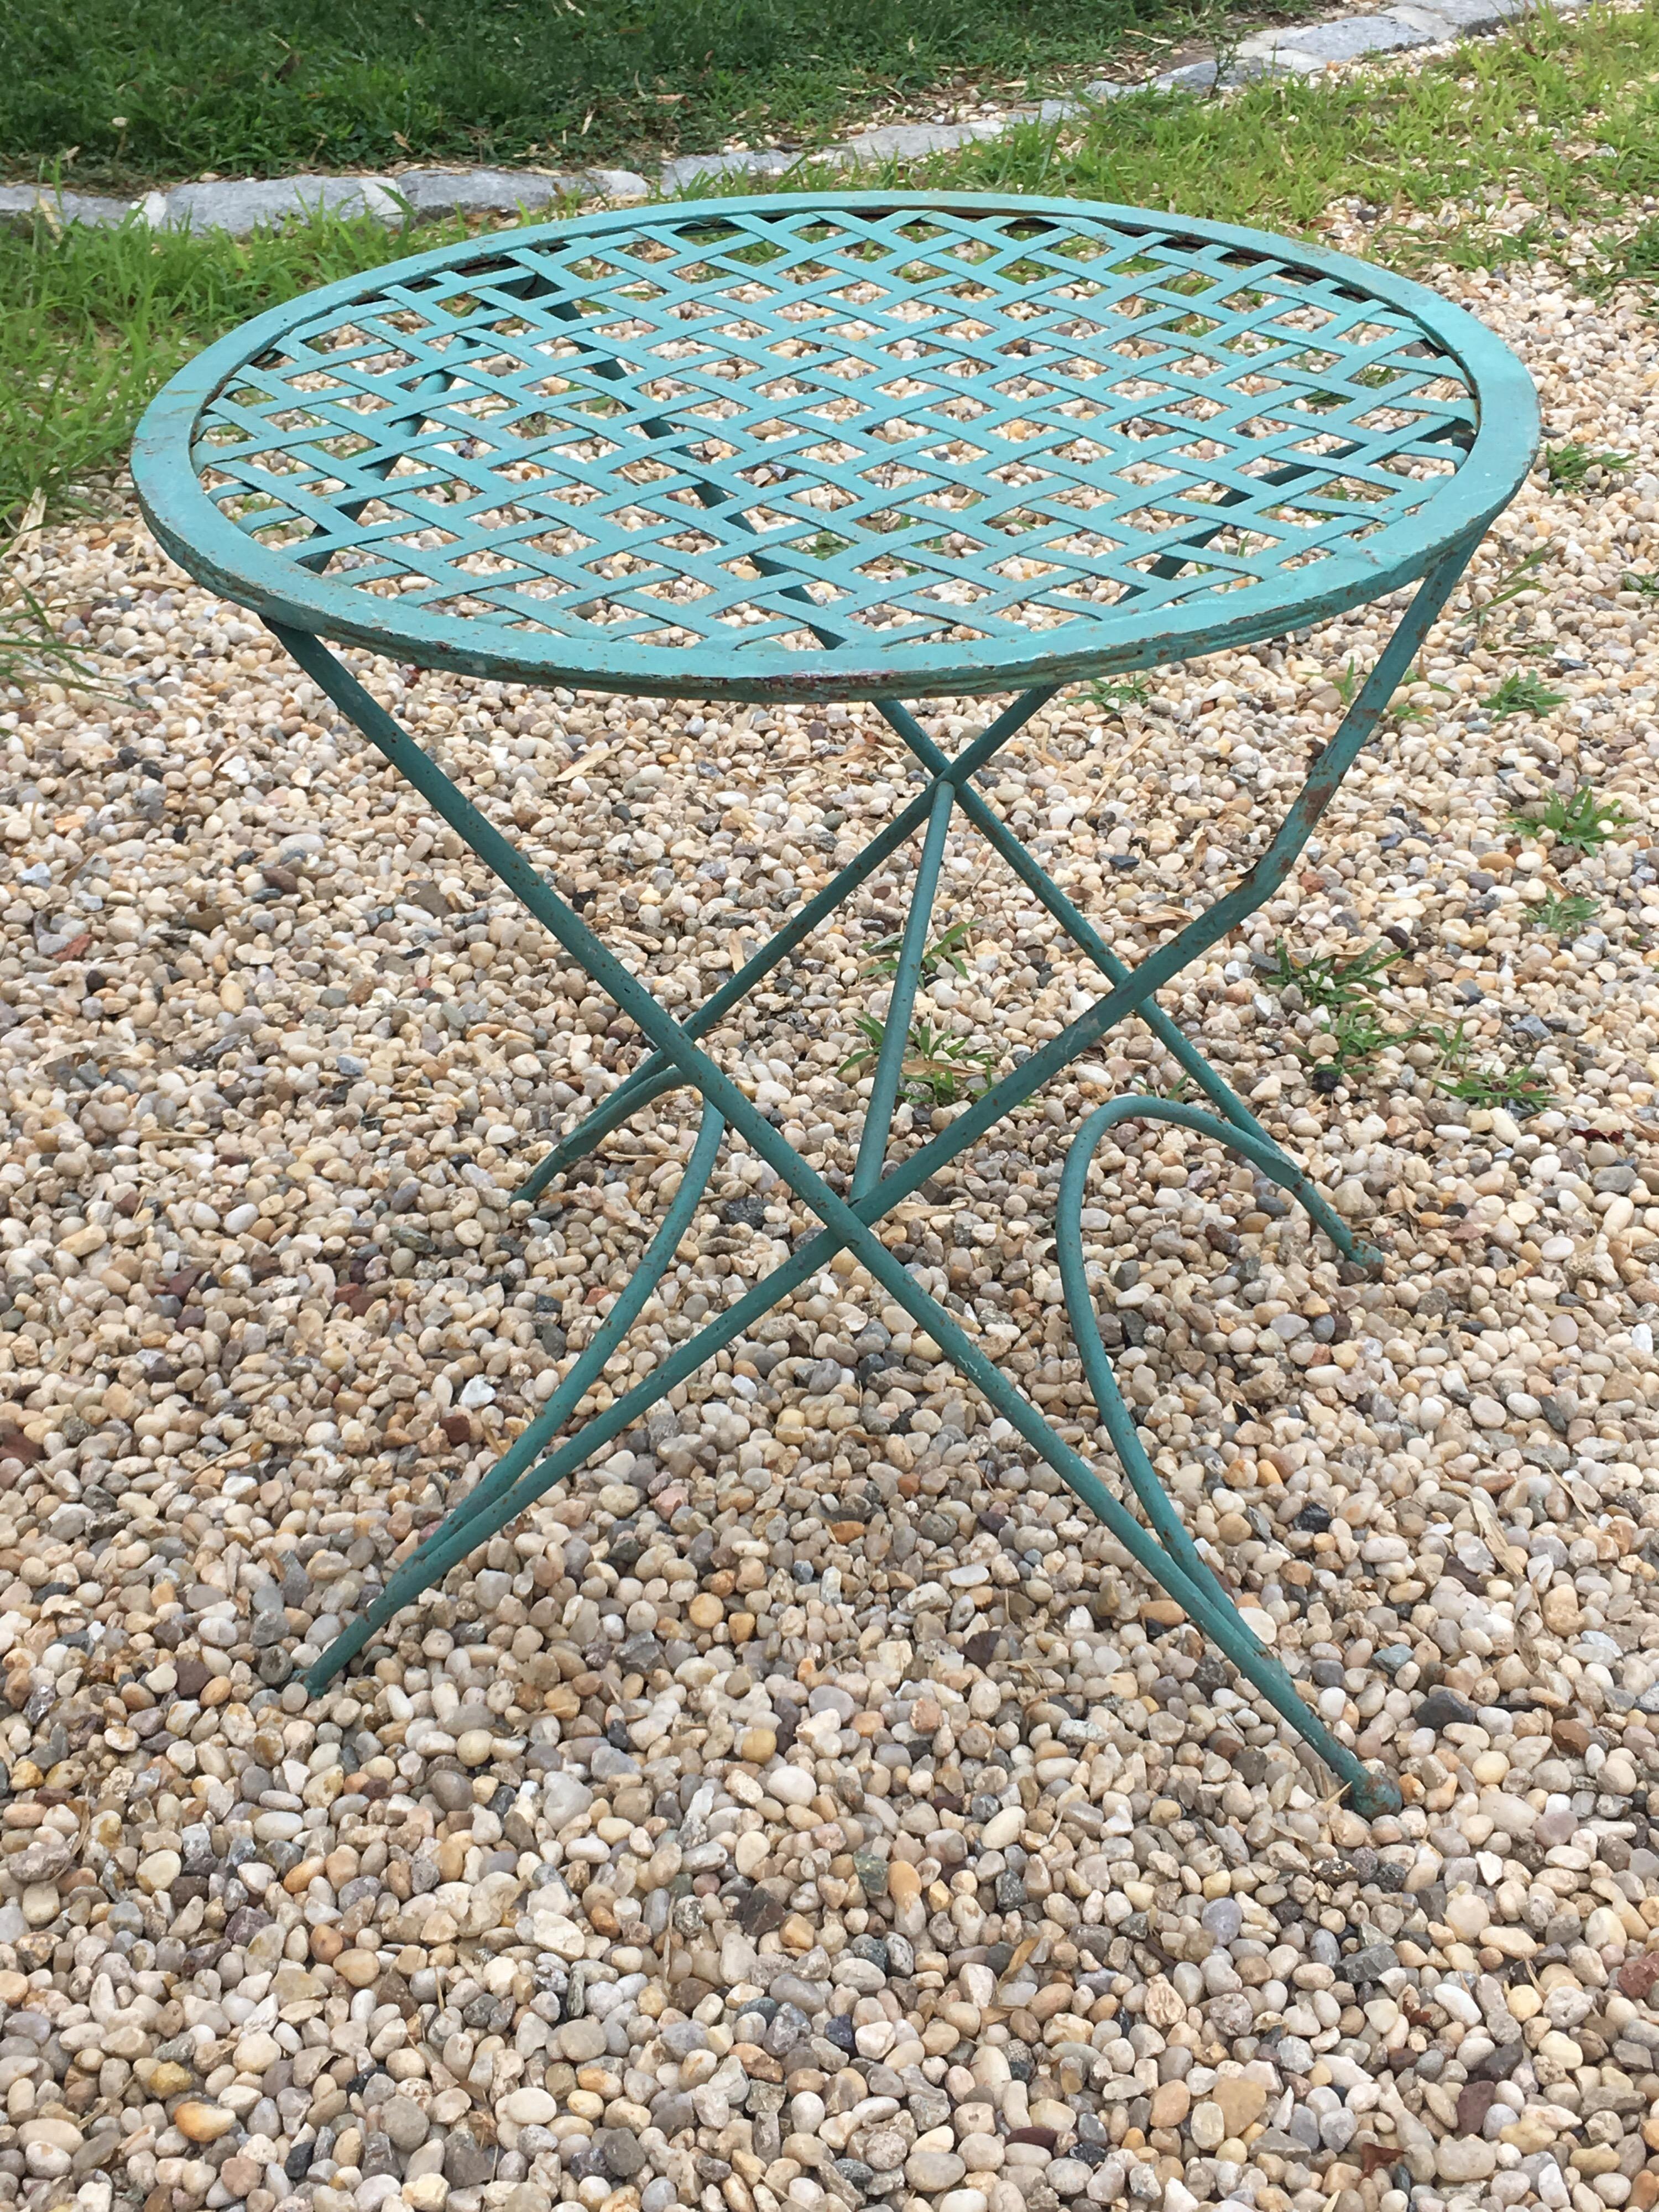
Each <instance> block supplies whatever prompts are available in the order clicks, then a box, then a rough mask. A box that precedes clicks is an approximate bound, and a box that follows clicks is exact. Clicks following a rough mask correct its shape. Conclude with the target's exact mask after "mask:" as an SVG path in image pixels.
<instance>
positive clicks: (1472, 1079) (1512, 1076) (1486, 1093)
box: [1440, 1067, 1555, 1115]
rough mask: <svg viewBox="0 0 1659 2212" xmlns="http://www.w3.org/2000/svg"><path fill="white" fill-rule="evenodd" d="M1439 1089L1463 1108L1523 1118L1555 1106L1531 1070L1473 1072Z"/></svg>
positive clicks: (1543, 1081) (1547, 1088) (1542, 1081)
mask: <svg viewBox="0 0 1659 2212" xmlns="http://www.w3.org/2000/svg"><path fill="white" fill-rule="evenodd" d="M1440 1088H1441V1090H1442V1091H1444V1092H1445V1094H1446V1096H1447V1097H1448V1098H1461V1099H1462V1102H1463V1103H1464V1104H1465V1105H1466V1106H1486V1107H1492V1106H1503V1107H1505V1108H1512V1109H1517V1110H1518V1111H1519V1112H1521V1113H1522V1114H1523V1115H1524V1114H1545V1113H1547V1112H1548V1111H1549V1109H1550V1108H1551V1107H1552V1106H1553V1105H1554V1103H1555V1099H1554V1096H1553V1093H1552V1091H1551V1090H1550V1086H1549V1079H1548V1078H1547V1076H1542V1075H1541V1074H1540V1073H1538V1071H1537V1069H1536V1068H1535V1067H1506V1068H1477V1069H1475V1070H1474V1072H1473V1073H1470V1074H1468V1075H1460V1076H1459V1077H1458V1079H1457V1080H1456V1081H1455V1083H1443V1084H1442V1085H1440Z"/></svg>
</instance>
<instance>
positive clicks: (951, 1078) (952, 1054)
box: [838, 1014, 997, 1106]
mask: <svg viewBox="0 0 1659 2212" xmlns="http://www.w3.org/2000/svg"><path fill="white" fill-rule="evenodd" d="M853 1026H854V1029H855V1030H858V1032H859V1034H860V1036H862V1037H863V1039H864V1042H863V1044H862V1045H860V1048H859V1049H858V1050H857V1051H856V1052H854V1053H849V1054H848V1056H847V1058H846V1059H845V1060H842V1064H841V1066H840V1069H839V1070H838V1073H840V1074H841V1075H842V1076H843V1077H845V1078H847V1079H849V1080H851V1081H853V1082H856V1081H857V1080H858V1079H859V1078H860V1076H861V1075H870V1074H872V1073H874V1071H875V1066H876V1062H877V1061H878V1060H879V1059H880V1057H881V1048H882V1042H883V1040H884V1037H885V1036H886V1034H887V1028H886V1024H884V1022H882V1021H879V1020H878V1018H877V1017H876V1016H875V1015H874V1014H854V1017H853ZM996 1066H997V1055H996V1054H995V1053H994V1052H991V1051H989V1050H987V1048H984V1047H983V1046H979V1045H974V1044H970V1043H969V1041H968V1039H967V1038H966V1037H961V1036H950V1035H947V1034H946V1033H945V1031H943V1030H936V1029H934V1028H933V1025H932V1024H931V1023H928V1022H913V1023H912V1024H911V1025H910V1027H909V1029H908V1030H906V1032H905V1037H904V1058H903V1059H902V1060H901V1062H900V1063H899V1096H900V1097H902V1098H908V1099H909V1100H911V1101H912V1102H913V1103H915V1104H916V1105H918V1106H955V1105H957V1104H959V1103H960V1102H961V1101H962V1100H963V1099H964V1098H977V1097H979V1095H980V1093H981V1091H984V1090H985V1089H986V1088H987V1086H988V1085H989V1083H990V1080H991V1078H992V1076H993V1075H994V1073H996Z"/></svg>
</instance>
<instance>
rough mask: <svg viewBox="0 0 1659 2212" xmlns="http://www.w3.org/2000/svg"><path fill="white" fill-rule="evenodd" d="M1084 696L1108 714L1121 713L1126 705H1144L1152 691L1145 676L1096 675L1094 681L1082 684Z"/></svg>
mask: <svg viewBox="0 0 1659 2212" xmlns="http://www.w3.org/2000/svg"><path fill="white" fill-rule="evenodd" d="M1082 696H1083V697H1084V698H1085V699H1087V700H1088V701H1090V702H1091V704H1092V705H1094V706H1097V707H1103V708H1105V709H1106V711H1107V713H1108V714H1118V713H1120V712H1121V710H1122V709H1123V708H1125V707H1144V706H1145V705H1146V702H1147V700H1148V699H1150V698H1151V696H1152V692H1151V690H1149V689H1148V687H1147V683H1146V678H1145V677H1144V676H1119V677H1114V678H1105V677H1099V676H1097V677H1096V678H1095V679H1094V680H1093V682H1092V683H1089V684H1084V685H1083V686H1082Z"/></svg>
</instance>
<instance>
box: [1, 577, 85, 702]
mask: <svg viewBox="0 0 1659 2212" xmlns="http://www.w3.org/2000/svg"><path fill="white" fill-rule="evenodd" d="M6 588H9V592H10V596H9V598H7V599H4V600H3V601H0V686H3V685H6V684H15V685H17V686H18V687H19V689H20V690H21V689H24V688H26V687H27V686H28V685H30V684H46V683H51V684H62V685H63V686H64V690H69V691H83V692H88V693H91V694H95V695H98V696H110V695H109V694H108V692H107V690H106V684H105V682H104V673H103V671H102V670H101V669H100V667H99V666H98V665H97V664H96V663H95V662H94V661H91V660H88V659H87V658H86V656H85V655H84V654H82V653H76V651H75V650H74V648H73V647H71V646H67V645H65V644H64V641H63V639H62V638H60V637H59V636H58V632H57V630H56V629H54V628H53V627H52V617H51V616H50V615H49V614H48V613H47V612H46V609H45V607H43V606H42V605H41V604H40V600H39V599H36V597H35V596H34V593H33V592H32V591H30V589H29V587H28V586H27V584H13V585H11V586H9V587H4V586H0V589H6Z"/></svg>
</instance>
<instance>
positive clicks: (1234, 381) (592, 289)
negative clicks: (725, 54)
mask: <svg viewBox="0 0 1659 2212" xmlns="http://www.w3.org/2000/svg"><path fill="white" fill-rule="evenodd" d="M1494 380H1497V381H1498V383H1500V384H1508V383H1516V384H1517V386H1519V387H1524V383H1525V380H1524V378H1523V377H1522V375H1521V372H1520V371H1519V369H1518V367H1517V366H1516V364H1515V363H1514V362H1513V360H1512V357H1511V356H1510V355H1509V354H1508V353H1507V352H1506V351H1505V349H1504V348H1503V347H1502V346H1500V345H1499V344H1498V342H1497V341H1496V340H1494V339H1492V337H1490V336H1489V335H1488V334H1487V333H1486V332H1485V331H1482V330H1481V329H1480V325H1478V324H1475V323H1474V321H1473V320H1472V319H1470V318H1468V317H1467V316H1464V315H1462V313H1460V312H1459V311H1457V310H1456V309H1454V308H1451V307H1447V306H1446V305H1445V304H1444V303H1443V301H1439V300H1437V298H1436V297H1435V296H1434V295H1431V294H1430V293H1427V292H1425V291H1423V290H1420V289H1418V288H1416V287H1414V286H1412V285H1408V284H1405V283H1401V282H1400V281H1398V280H1395V279H1393V278H1389V277H1387V276H1383V275H1382V274H1381V272H1378V271H1375V270H1370V269H1367V268H1365V267H1364V265H1363V264H1358V263H1356V262H1352V261H1347V260H1343V259H1340V258H1337V257H1335V256H1331V255H1322V254H1319V253H1317V252H1313V251H1312V250H1310V249H1305V248H1302V247H1300V246H1293V245H1291V244H1290V243H1288V242H1287V241H1283V240H1271V239H1266V238H1260V237H1256V236H1254V235H1253V234H1248V233H1242V232H1236V231H1228V230H1224V229H1221V228H1218V227H1216V226H1203V225H1194V224H1188V223H1186V222H1176V221H1175V220H1174V219H1172V218H1169V217H1164V216H1155V215H1150V214H1146V213H1143V212H1138V211H1135V210H1123V209H1114V208H1102V207H1091V206H1087V205H1073V204H1052V203H1045V202H1015V203H1012V204H1010V203H1008V202H1006V201H989V200H983V199H966V198H950V197H919V196H916V197H902V196H901V197H893V196H887V197H880V198H878V197H876V196H874V195H868V194H866V195H854V196H849V197H847V198H846V199H844V200H840V201H837V202H836V203H834V204H831V205H829V206H827V207H826V206H825V205H824V204H823V203H821V202H819V203H814V202H813V201H811V200H810V199H808V198H805V197H777V198H772V199H768V200H763V201H750V202H743V201H738V202H731V203H720V202H715V203H705V204H701V205H696V206H684V205H668V206H665V207H661V208H657V209H653V210H648V211H643V212H641V211H635V212H629V213H612V214H610V215H607V216H601V217H598V218H594V219H590V220H588V221H586V222H575V223H569V224H561V225H552V226H549V227H546V228H539V229H534V230H526V231H520V232H513V233H505V234H496V235H495V236H491V237H489V238H486V239H481V240H475V241H473V242H472V243H471V244H468V245H465V246H451V247H448V248H446V249H444V250H443V251H442V252H438V253H435V254H426V255H422V256H420V257H418V258H414V259H411V260H409V261H406V262H402V263H398V264H395V265H393V266H392V267H390V268H386V269H383V270H378V271H375V272H374V273H373V274H371V275H368V276H363V277H361V278H356V279H353V280H350V281H349V282H348V283H343V284H338V285H335V286H333V287H331V289H329V290H327V291H325V292H322V293H318V294H315V295H312V296H311V297H309V298H307V299H302V300H300V301H295V302H294V303H292V304H291V305H290V306H289V307H285V308H283V309H281V310H278V311H276V313H274V314H272V315H268V316H266V317H264V318H262V319H260V320H259V321H258V322H257V323H255V324H252V325H248V326H246V329H245V330H244V331H240V332H239V333H236V334H235V335H234V337H232V338H230V339H228V340H226V341H224V342H223V343H222V344H221V345H220V346H218V347H216V348H215V349H212V350H211V352H210V353H209V354H208V355H206V356H203V357H202V359H201V360H200V361H198V362H195V363H193V364H192V365H191V368H189V369H187V370H186V371H185V372H184V373H183V374H182V375H181V376H180V377H179V379H177V380H175V381H174V384H173V386H169V387H168V390H167V392H166V393H164V394H163V395H162V397H161V399H160V400H158V402H157V403H156V405H155V410H153V412H152V414H151V416H149V419H148V420H147V422H146V423H145V425H144V428H143V432H142V433H141V438H140V445H139V451H138V454H137V459H136V461H135V471H136V473H137V477H138V480H139V486H140V490H141V492H142V494H143V497H144V499H145V502H146V505H147V506H148V507H149V510H150V513H151V514H152V518H153V519H154V520H155V522H156V525H157V527H158V529H159V530H160V532H161V535H162V537H163V538H164V540H165V541H166V542H167V544H169V546H170V549H171V550H173V551H174V553H175V554H176V555H177V556H178V557H179V559H180V560H182V561H183V562H184V563H185V566H186V567H188V568H191V569H192V570H194V571H195V573H197V574H204V576H205V577H206V578H207V579H208V580H212V581H214V582H216V584H217V585H218V586H220V588H222V589H223V590H225V591H226V592H228V594H229V596H231V597H233V598H236V599H241V600H242V601H243V602H244V603H245V604H249V605H255V606H257V607H258V609H259V610H260V611H263V612H268V613H271V614H274V615H276V616H277V617H279V618H282V619H285V620H289V621H290V622H293V623H295V624H296V625H298V626H301V627H304V628H308V629H318V630H321V631H323V632H325V634H328V635H334V636H338V637H344V638H348V639H353V640H356V641H359V642H362V643H368V644H371V645H375V646H377V647H380V649H382V650H386V651H390V652H395V653H398V654H399V655H400V656H405V657H407V658H409V659H416V660H421V661H437V662H447V663H449V664H450V665H460V666H464V667H473V668H488V669H489V671H490V672H494V673H501V674H509V675H510V674H524V675H532V676H541V677H543V678H563V679H565V680H568V681H571V682H575V683H580V684H600V685H603V686H605V687H606V688H611V689H629V690H633V689H641V690H659V691H679V692H686V691H696V692H707V693H726V694H735V695H740V696H767V695H769V694H771V693H786V692H787V693H793V694H796V695H799V696H836V695H837V694H868V693H869V692H870V691H872V690H876V691H879V690H883V689H889V690H894V691H902V692H911V693H914V692H915V691H917V690H950V689H960V690H987V689H990V688H994V687H995V686H997V685H998V684H1006V683H1008V682H1012V681H1017V680H1020V679H1023V678H1037V677H1041V676H1042V675H1043V674H1045V673H1048V674H1053V675H1054V676H1063V675H1066V674H1075V673H1079V672H1083V671H1085V670H1087V669H1090V668H1099V667H1104V666H1108V665H1133V664H1134V663H1136V662H1145V661H1151V660H1155V659H1166V658H1168V657H1170V654H1171V653H1173V652H1181V653H1190V652H1193V651H1194V650H1203V649H1205V648H1206V647H1208V646H1211V645H1213V644H1215V643H1218V642H1221V641H1223V640H1233V639H1238V638H1242V637H1246V636H1250V635H1255V636H1260V635H1267V634H1268V633H1269V632H1271V631H1273V630H1274V629H1286V628H1289V627H1291V626H1293V625H1295V624H1296V623H1297V622H1298V621H1302V620H1306V619H1309V618H1311V617H1314V616H1316V615H1318V614H1320V613H1322V612H1326V611H1334V609H1335V608H1336V607H1339V606H1341V605H1350V604H1352V603H1354V602H1355V601H1357V600H1358V599H1363V598H1369V597H1371V596H1373V595H1375V593H1376V592H1377V591H1378V590H1380V589H1385V588H1388V587H1389V586H1391V585H1393V584H1394V583H1395V582H1398V581H1401V580H1404V579H1405V578H1407V577H1408V576H1409V575H1411V574H1416V573H1418V572H1419V571H1420V569H1421V568H1422V567H1423V565H1424V563H1425V560H1426V558H1427V557H1428V556H1429V555H1430V554H1431V552H1432V551H1433V550H1435V549H1436V548H1437V546H1438V545H1440V544H1445V543H1447V542H1449V541H1450V540H1451V539H1452V538H1455V537H1457V536H1460V535H1462V533H1463V532H1466V531H1467V530H1468V528H1469V527H1470V526H1471V525H1472V524H1474V525H1478V524H1479V522H1480V521H1481V520H1484V519H1485V518H1486V515H1487V514H1488V513H1491V512H1492V511H1493V510H1494V509H1495V508H1496V507H1498V506H1501V504H1502V503H1503V501H1504V498H1506V497H1507V496H1508V495H1509V492H1510V490H1511V489H1513V486H1514V483H1515V482H1516V480H1517V478H1518V476H1519V474H1520V472H1521V471H1522V470H1524V467H1525V465H1526V459H1527V455H1528V450H1529V444H1528V426H1527V422H1526V420H1525V416H1526V414H1527V406H1526V404H1525V403H1519V404H1517V405H1516V406H1515V407H1512V408H1511V409H1510V410H1509V411H1510V415H1511V416H1519V417H1520V418H1521V419H1519V420H1515V419H1511V420H1510V421H1509V422H1504V420H1502V419H1500V418H1501V412H1502V410H1494V409H1493V407H1492V390H1491V386H1492V382H1493V381H1494ZM1483 387H1484V388H1483ZM1527 398H1528V400H1529V393H1528V395H1527ZM1477 464H1478V465H1477Z"/></svg>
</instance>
